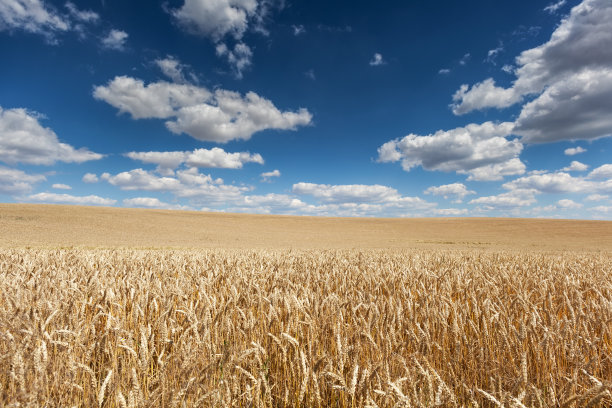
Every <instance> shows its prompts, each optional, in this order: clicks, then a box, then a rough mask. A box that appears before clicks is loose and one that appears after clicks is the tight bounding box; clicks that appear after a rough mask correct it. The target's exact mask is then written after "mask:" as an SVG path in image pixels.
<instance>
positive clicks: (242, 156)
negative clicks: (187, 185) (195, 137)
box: [185, 147, 264, 169]
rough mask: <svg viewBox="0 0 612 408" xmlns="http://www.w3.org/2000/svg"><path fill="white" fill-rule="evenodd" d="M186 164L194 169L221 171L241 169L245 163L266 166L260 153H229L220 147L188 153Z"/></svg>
mask: <svg viewBox="0 0 612 408" xmlns="http://www.w3.org/2000/svg"><path fill="white" fill-rule="evenodd" d="M185 163H186V164H187V165H189V166H193V167H215V168H221V169H241V168H242V166H243V164H245V163H257V164H264V159H263V158H262V157H261V155H260V154H259V153H255V154H251V153H249V152H239V153H228V152H226V151H225V150H223V149H220V148H218V147H213V148H212V149H210V150H209V149H196V150H194V151H193V152H190V153H188V155H187V157H186V159H185Z"/></svg>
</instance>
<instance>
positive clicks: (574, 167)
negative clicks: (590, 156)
mask: <svg viewBox="0 0 612 408" xmlns="http://www.w3.org/2000/svg"><path fill="white" fill-rule="evenodd" d="M588 169H589V166H588V165H586V164H584V163H580V162H579V161H576V160H574V161H572V163H571V164H570V165H569V166H567V167H564V168H562V169H561V171H587V170H588Z"/></svg>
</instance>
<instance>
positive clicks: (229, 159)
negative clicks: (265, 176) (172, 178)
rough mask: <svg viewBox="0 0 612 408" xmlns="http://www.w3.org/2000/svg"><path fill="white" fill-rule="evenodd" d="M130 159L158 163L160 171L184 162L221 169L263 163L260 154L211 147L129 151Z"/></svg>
mask: <svg viewBox="0 0 612 408" xmlns="http://www.w3.org/2000/svg"><path fill="white" fill-rule="evenodd" d="M126 156H127V157H129V158H130V159H132V160H139V161H141V162H143V163H151V164H157V165H158V171H159V172H160V173H167V174H169V173H168V172H167V171H166V170H173V169H175V168H177V167H178V166H180V165H181V164H183V163H185V164H187V165H188V166H192V167H210V168H221V169H241V168H242V166H243V165H244V164H245V163H258V164H264V160H263V158H262V157H261V155H260V154H258V153H255V154H251V153H249V152H239V153H238V152H237V153H228V152H226V151H225V150H223V149H221V148H218V147H213V148H212V149H196V150H194V151H192V152H187V151H184V152H181V151H175V152H129V153H127V154H126Z"/></svg>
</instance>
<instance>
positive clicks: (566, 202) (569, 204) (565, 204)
mask: <svg viewBox="0 0 612 408" xmlns="http://www.w3.org/2000/svg"><path fill="white" fill-rule="evenodd" d="M557 206H558V207H559V208H563V209H564V210H577V209H579V208H582V204H580V203H577V202H575V201H573V200H570V199H567V198H564V199H562V200H559V201H557Z"/></svg>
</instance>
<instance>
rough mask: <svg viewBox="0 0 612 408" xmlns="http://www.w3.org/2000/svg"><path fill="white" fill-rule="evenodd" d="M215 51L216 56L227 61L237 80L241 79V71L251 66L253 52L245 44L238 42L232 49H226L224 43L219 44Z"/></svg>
mask: <svg viewBox="0 0 612 408" xmlns="http://www.w3.org/2000/svg"><path fill="white" fill-rule="evenodd" d="M215 51H216V53H217V56H219V57H225V58H226V59H227V62H228V64H229V65H230V67H232V71H233V72H234V75H235V76H236V78H238V79H240V78H242V73H243V71H244V70H246V69H247V68H248V67H250V66H251V63H252V62H251V60H252V58H253V51H251V48H250V47H249V46H248V45H246V44H245V43H242V42H239V43H238V44H236V45H234V48H233V49H230V48H228V46H227V45H226V44H224V43H219V44H217V47H216V48H215Z"/></svg>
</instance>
